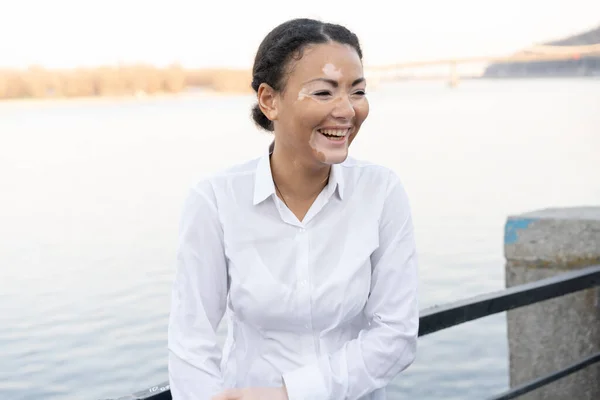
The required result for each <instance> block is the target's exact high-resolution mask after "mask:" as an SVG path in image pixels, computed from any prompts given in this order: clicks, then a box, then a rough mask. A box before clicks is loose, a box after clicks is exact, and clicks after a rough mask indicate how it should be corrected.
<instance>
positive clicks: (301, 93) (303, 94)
mask: <svg viewBox="0 0 600 400" xmlns="http://www.w3.org/2000/svg"><path fill="white" fill-rule="evenodd" d="M308 95H309V93H308V90H307V89H306V88H302V90H300V91H299V92H298V101H302V100H304V99H306V98H307V97H308Z"/></svg>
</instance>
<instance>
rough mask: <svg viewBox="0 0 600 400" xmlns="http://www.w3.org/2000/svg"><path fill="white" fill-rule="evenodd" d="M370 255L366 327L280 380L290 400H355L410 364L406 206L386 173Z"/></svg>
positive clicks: (412, 297) (413, 280)
mask: <svg viewBox="0 0 600 400" xmlns="http://www.w3.org/2000/svg"><path fill="white" fill-rule="evenodd" d="M386 194H387V195H386V199H385V201H384V205H383V210H382V213H381V218H380V221H379V247H378V248H377V250H376V251H375V252H374V253H373V254H372V256H371V263H372V280H371V293H370V295H369V299H368V301H367V303H366V306H365V310H364V312H365V314H366V316H367V319H368V321H369V326H368V327H367V328H365V329H363V330H362V331H361V332H360V333H359V335H358V337H357V338H356V339H353V340H350V341H348V342H346V343H345V344H344V345H343V346H342V348H341V349H339V350H338V351H336V352H333V353H330V354H324V355H322V356H321V357H319V359H318V361H317V362H315V363H314V364H309V365H306V366H304V367H301V368H299V369H296V370H293V371H291V372H289V373H286V374H284V375H283V381H284V382H285V385H286V388H287V392H288V397H289V400H308V399H310V400H325V399H327V400H330V399H336V400H337V399H346V400H354V399H359V398H361V397H362V396H365V395H367V394H369V393H371V392H373V391H374V390H376V389H379V388H382V387H385V386H386V385H387V384H388V383H389V382H390V381H391V380H392V379H393V378H394V377H395V376H396V375H397V374H399V373H400V372H402V371H403V370H405V369H406V368H407V367H408V366H409V365H411V364H412V362H413V361H414V359H415V356H416V350H417V336H418V331H419V309H418V299H417V287H418V274H417V256H416V246H415V237H414V231H413V222H412V217H411V212H410V208H409V202H408V198H407V195H406V193H405V190H404V187H403V185H402V184H401V182H400V180H399V178H398V177H397V176H396V175H395V174H394V173H390V180H389V182H388V185H387V187H386Z"/></svg>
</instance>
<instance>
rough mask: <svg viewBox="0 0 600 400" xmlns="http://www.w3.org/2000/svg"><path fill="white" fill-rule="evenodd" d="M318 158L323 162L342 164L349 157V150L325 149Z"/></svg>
mask: <svg viewBox="0 0 600 400" xmlns="http://www.w3.org/2000/svg"><path fill="white" fill-rule="evenodd" d="M318 158H319V161H321V162H322V163H323V164H328V165H332V164H341V163H343V162H344V161H346V159H347V158H348V150H347V149H339V150H335V151H323V152H320V153H319V154H318Z"/></svg>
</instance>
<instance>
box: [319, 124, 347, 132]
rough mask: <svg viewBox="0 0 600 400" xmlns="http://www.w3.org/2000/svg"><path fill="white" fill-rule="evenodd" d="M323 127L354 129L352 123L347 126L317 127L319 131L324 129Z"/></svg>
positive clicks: (326, 127) (329, 127)
mask: <svg viewBox="0 0 600 400" xmlns="http://www.w3.org/2000/svg"><path fill="white" fill-rule="evenodd" d="M323 129H332V130H333V129H339V130H342V129H352V125H347V126H322V127H320V128H317V130H318V131H320V130H323Z"/></svg>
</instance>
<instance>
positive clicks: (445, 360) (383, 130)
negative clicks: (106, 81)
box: [0, 79, 600, 400]
mask: <svg viewBox="0 0 600 400" xmlns="http://www.w3.org/2000/svg"><path fill="white" fill-rule="evenodd" d="M369 99H370V103H371V114H370V116H369V119H368V120H367V122H365V124H364V125H363V128H362V129H361V132H360V134H359V136H358V137H357V139H356V141H355V142H354V144H353V146H352V151H351V153H352V155H353V156H354V157H358V158H365V159H369V160H371V161H375V162H378V163H382V164H384V165H387V166H389V167H391V168H393V169H394V170H395V171H396V172H397V173H398V174H399V175H400V177H401V178H402V179H403V181H404V184H405V186H406V188H407V190H408V193H409V195H410V199H411V203H412V206H413V211H414V218H415V225H416V231H417V241H418V248H419V258H420V285H421V293H420V301H421V308H425V307H429V306H432V305H436V304H443V303H446V302H450V301H454V300H458V299H463V298H466V297H471V296H475V295H478V294H482V293H487V292H490V291H495V290H500V289H502V288H503V287H504V258H503V228H504V223H505V221H506V218H507V216H509V215H511V214H518V213H521V212H526V211H530V210H535V209H540V208H546V207H566V206H578V205H599V204H600V79H572V80H571V79H564V80H543V79H539V80H499V81H465V82H462V83H461V85H460V86H458V87H457V88H455V89H450V88H448V87H446V86H444V85H443V84H442V83H441V82H418V83H417V82H415V83H398V84H393V85H388V86H381V87H379V88H377V89H375V90H372V91H371V93H370V94H369ZM252 100H253V99H252V97H251V96H213V95H193V96H183V97H179V98H146V99H136V100H116V101H110V100H85V101H58V102H52V103H44V102H31V101H27V102H9V103H0V139H1V142H0V143H1V144H0V188H1V196H0V307H1V309H2V313H1V314H0V354H1V360H2V361H1V362H0V398H1V399H6V400H40V399H44V400H54V399H78V400H83V399H88V400H98V399H103V398H116V397H119V396H123V395H126V394H129V393H131V392H135V391H138V390H141V389H145V388H146V387H149V386H152V385H156V384H160V383H162V382H165V381H166V379H167V369H166V354H167V353H166V328H167V318H168V311H169V301H170V299H169V295H170V284H171V279H172V277H173V271H174V265H175V263H174V254H175V246H176V239H177V238H176V232H177V224H178V218H179V213H180V210H181V206H182V202H183V198H184V196H185V194H186V192H187V189H188V188H189V187H190V186H191V185H192V184H193V183H194V182H195V181H197V180H198V179H201V178H202V177H204V176H206V175H207V174H209V173H211V172H213V171H216V170H218V169H220V168H224V167H227V166H229V165H231V164H233V163H237V162H241V161H244V160H246V159H248V158H253V157H256V156H258V155H260V154H261V152H263V151H264V150H265V147H266V146H267V145H268V143H269V142H270V140H271V137H270V136H269V134H266V133H262V132H260V131H258V130H257V129H255V128H254V126H253V124H252V122H251V121H250V119H249V110H250V106H251V104H252ZM365 206H368V205H365ZM507 388H508V354H507V338H506V325H505V315H504V314H498V315H494V316H490V317H487V318H483V319H481V320H478V321H474V322H470V323H467V324H464V325H462V326H458V327H455V328H451V329H447V330H445V331H442V332H439V333H435V334H432V335H430V336H426V337H423V338H422V339H420V345H419V352H418V358H417V360H416V361H415V363H414V364H413V365H412V366H411V367H410V368H409V369H408V370H407V371H406V372H405V373H403V374H401V375H399V376H398V378H397V379H396V380H395V381H394V382H393V383H392V384H391V385H390V387H389V389H388V391H389V394H390V399H391V400H395V399H416V398H418V399H440V398H443V399H457V400H458V399H460V400H464V399H482V398H485V397H487V396H489V395H492V394H496V393H498V392H501V391H503V390H506V389H507Z"/></svg>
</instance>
